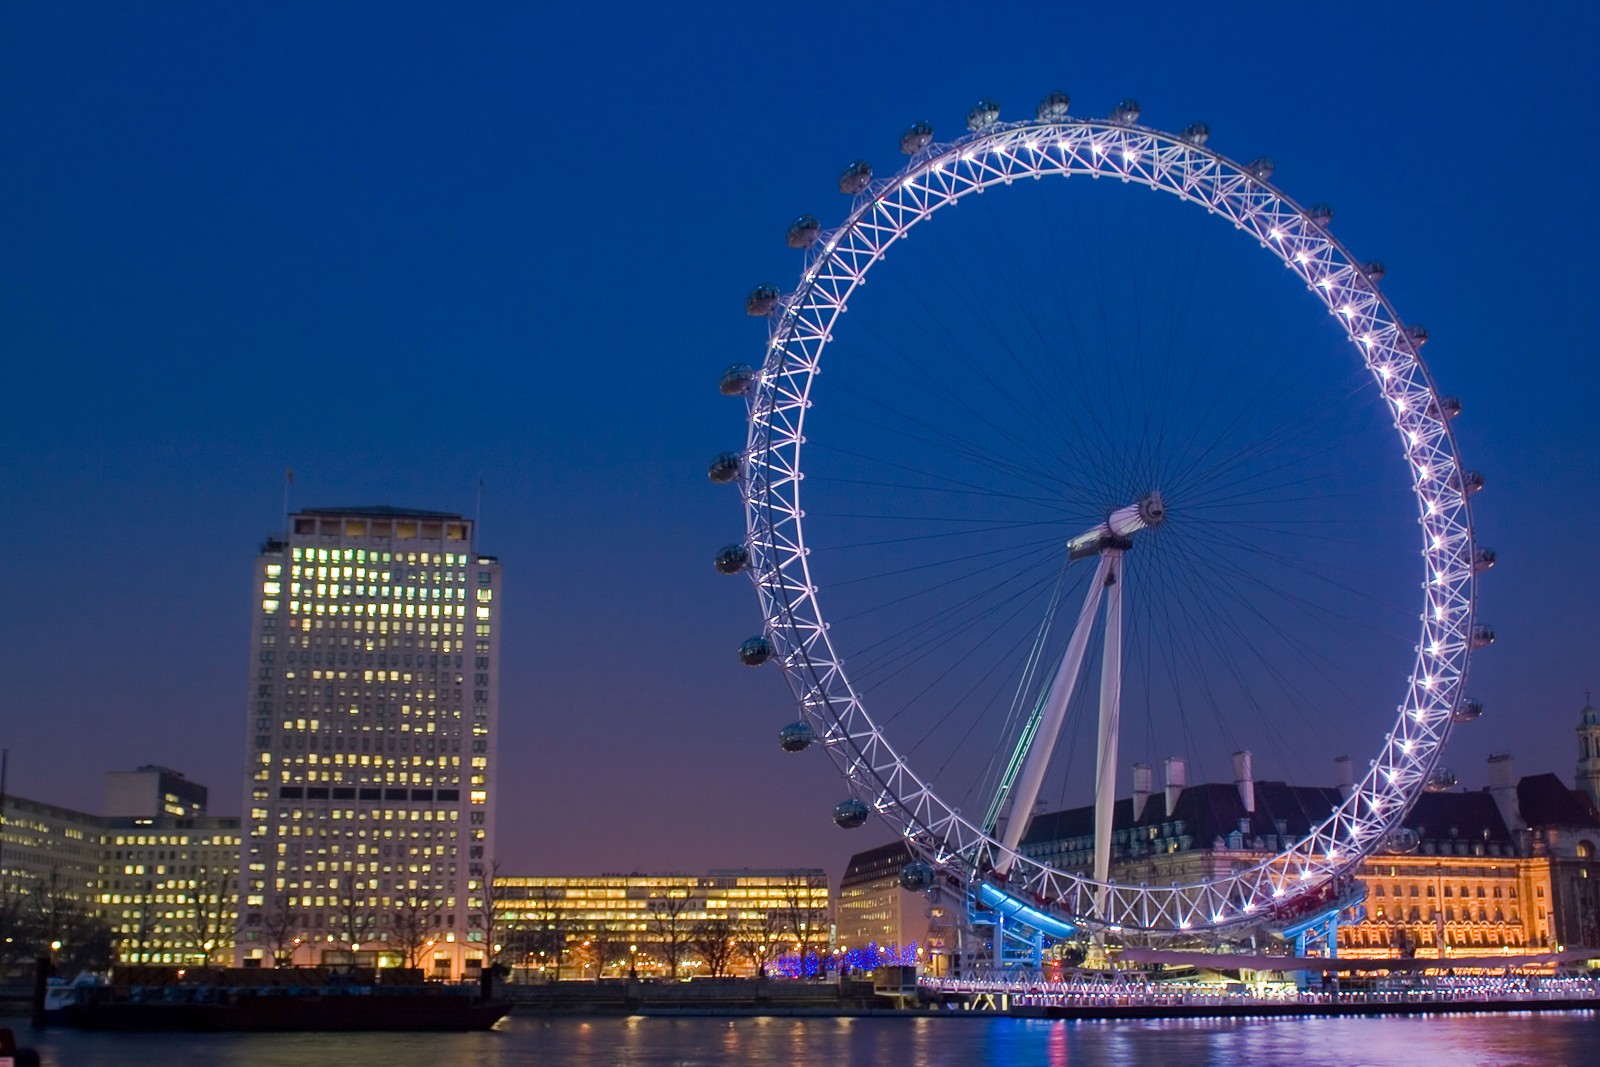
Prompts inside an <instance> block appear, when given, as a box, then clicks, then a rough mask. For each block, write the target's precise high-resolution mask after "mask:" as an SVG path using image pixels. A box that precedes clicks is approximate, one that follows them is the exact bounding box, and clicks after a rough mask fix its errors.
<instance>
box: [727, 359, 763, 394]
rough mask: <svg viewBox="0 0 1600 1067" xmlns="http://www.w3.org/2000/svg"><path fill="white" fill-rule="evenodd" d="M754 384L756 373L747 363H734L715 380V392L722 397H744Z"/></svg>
mask: <svg viewBox="0 0 1600 1067" xmlns="http://www.w3.org/2000/svg"><path fill="white" fill-rule="evenodd" d="M755 384H756V372H755V371H753V370H751V369H750V364H748V363H735V364H733V365H732V366H730V367H729V368H728V369H727V370H725V371H723V372H722V377H721V378H719V379H718V380H717V391H718V392H720V393H721V394H722V395H723V396H744V395H745V394H746V393H748V392H750V390H751V389H752V388H754V387H755Z"/></svg>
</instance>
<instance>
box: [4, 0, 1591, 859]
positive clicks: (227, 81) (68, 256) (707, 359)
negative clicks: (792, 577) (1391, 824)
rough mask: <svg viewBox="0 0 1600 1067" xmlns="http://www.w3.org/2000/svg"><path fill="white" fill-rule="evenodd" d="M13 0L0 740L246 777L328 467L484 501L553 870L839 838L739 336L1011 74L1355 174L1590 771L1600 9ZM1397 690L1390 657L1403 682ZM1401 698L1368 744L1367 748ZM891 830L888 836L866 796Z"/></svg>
mask: <svg viewBox="0 0 1600 1067" xmlns="http://www.w3.org/2000/svg"><path fill="white" fill-rule="evenodd" d="M1395 7H1397V5H1388V4H1358V3H1345V4H1339V5H1317V6H1315V7H1305V8H1301V9H1298V10H1294V11H1290V10H1279V9H1275V8H1274V9H1267V8H1263V9H1261V10H1260V11H1252V12H1249V13H1248V14H1247V13H1245V12H1243V11H1242V10H1241V11H1239V12H1234V11H1231V10H1230V11H1228V12H1223V11H1220V10H1219V9H1216V8H1214V7H1207V6H1205V5H1190V4H1183V5H1162V4H1145V5H1136V6H1133V7H1130V6H1128V5H1115V4H1098V5H1083V6H1079V5H1050V4H1037V3H1035V4H1027V5H1017V6H1015V7H1013V8H1010V9H1009V10H1007V9H1003V8H1000V7H994V6H990V7H982V6H979V7H975V6H974V5H972V4H970V3H968V4H952V5H948V6H944V7H940V6H939V5H933V4H922V5H913V6H911V7H907V6H905V5H897V6H882V7H879V6H874V5H860V4H850V5H843V4H841V5H833V4H817V5H811V6H808V7H799V8H794V7H791V8H773V7H762V6H760V5H754V6H752V5H750V4H735V5H726V6H725V7H722V8H721V9H720V10H717V11H715V12H712V11H707V12H705V13H704V14H700V13H694V12H693V11H692V9H689V8H681V7H677V8H667V7H664V6H663V7H650V8H641V7H634V6H619V7H611V6H607V5H567V6H565V7H562V8H560V9H558V10H556V11H553V12H552V11H544V10H541V11H538V12H535V11H534V10H533V9H532V6H531V5H525V6H495V7H491V6H489V5H478V6H472V7H469V8H462V7H459V6H451V7H450V8H449V9H448V10H446V9H445V7H444V6H443V5H440V6H438V7H423V6H409V5H386V6H385V7H384V9H383V12H384V13H383V16H382V17H378V16H377V15H375V14H373V9H372V8H371V7H370V6H369V5H323V4H315V5H313V4H279V5H251V6H239V5H222V6H218V5H187V6H186V5H179V4H163V5H159V6H155V7H149V6H146V7H142V8H141V7H129V6H127V5H119V4H101V5H70V6H69V5H59V4H48V3H33V4H25V3H14V4H8V5H6V7H5V8H4V10H3V12H0V193H3V199H0V204H3V207H0V395H3V397H4V398H5V418H4V420H3V422H0V477H3V481H0V539H3V540H0V678H3V679H4V685H3V688H0V744H4V745H5V746H6V747H8V748H9V749H10V750H11V788H12V790H13V791H15V792H17V793H20V794H24V795H28V796H32V797H36V798H39V799H43V800H48V801H54V802H58V803H63V804H68V805H73V806H78V807H84V808H88V809H90V810H96V809H97V808H98V805H99V799H100V792H101V776H102V774H103V773H104V772H105V771H107V770H111V769H124V768H127V767H129V766H132V765H134V764H138V763H145V762H160V763H164V764H167V765H170V766H173V767H176V768H179V769H182V770H184V771H185V772H187V773H188V774H189V775H190V776H191V777H192V778H195V779H197V780H199V781H202V782H205V783H207V784H209V785H210V786H211V787H212V790H213V796H214V802H213V806H214V808H215V810H218V811H229V812H231V811H237V806H238V801H237V797H238V795H239V781H240V776H241V765H242V760H243V751H244V749H243V741H244V736H243V735H244V731H243V728H242V725H243V719H244V707H243V705H244V698H245V696H244V695H245V690H246V683H247V659H246V653H247V650H246V639H247V621H248V616H247V612H248V606H249V600H250V589H249V574H250V567H251V560H252V557H253V554H254V552H255V550H256V546H257V544H258V543H259V541H260V540H261V538H262V536H263V535H265V534H267V533H268V532H270V531H272V530H274V529H276V528H277V527H278V526H279V524H280V522H281V493H282V476H283V471H284V468H285V467H290V466H292V467H293V468H294V470H295V472H296V475H297V481H296V485H295V488H294V501H295V503H296V504H298V505H319V504H329V503H347V502H373V503H377V502H388V503H398V504H406V505H410V506H418V507H424V508H446V509H456V510H461V511H465V512H469V513H470V511H471V510H472V508H473V497H474V487H475V485H476V483H477V479H478V478H479V477H480V475H481V476H482V478H483V479H484V481H485V483H486V487H487V488H486V493H485V499H484V505H483V531H482V533H483V537H482V545H483V547H484V548H485V549H487V550H488V551H492V552H495V553H497V554H498V555H499V556H500V557H501V558H502V560H503V561H504V563H505V568H506V570H505V573H506V623H505V633H504V644H503V646H502V647H503V653H504V657H505V663H504V667H503V669H502V674H501V679H502V681H501V686H502V704H501V718H502V724H503V733H502V739H501V745H502V748H501V753H502V754H501V783H500V794H499V800H500V803H501V805H502V807H503V810H504V811H505V813H506V815H505V816H504V817H502V820H501V826H502V827H503V830H502V841H501V845H500V852H501V856H502V861H503V863H504V865H505V867H506V868H507V869H508V870H512V871H533V870H541V871H572V872H578V871H592V870H602V869H603V870H617V869H659V868H676V869H697V868H703V867H708V866H728V865H772V864H817V865H825V866H828V867H829V868H831V869H833V870H835V871H837V870H838V868H839V867H840V866H841V864H842V861H843V859H844V857H845V856H846V855H847V854H848V852H849V851H851V850H852V849H854V848H858V847H865V846H866V845H868V844H871V843H873V842H875V841H877V840H879V839H881V837H882V833H883V831H882V830H881V829H879V830H873V831H864V832H862V833H860V834H855V835H849V836H846V835H844V834H842V833H841V832H839V831H837V830H836V829H835V828H833V827H832V826H831V824H830V823H829V822H828V819H827V812H828V809H829V808H830V807H831V805H832V803H833V802H834V801H835V800H836V799H838V798H839V797H840V796H842V791H841V789H840V786H839V784H838V782H837V781H836V779H835V777H834V775H833V772H832V771H831V769H830V768H829V767H827V766H826V765H825V763H824V761H823V760H822V759H821V758H820V757H818V758H815V759H813V758H809V757H806V758H801V759H793V758H789V757H785V756H783V755H782V754H781V753H779V752H778V751H777V749H776V746H775V745H774V743H773V732H774V730H775V729H776V728H777V727H778V726H779V725H781V724H782V723H783V722H785V721H787V720H788V718H790V717H791V716H790V713H789V711H788V709H787V706H786V704H787V691H786V689H785V688H784V687H783V686H782V684H781V682H780V680H779V678H778V676H777V674H776V673H775V672H769V671H761V672H754V671H747V670H742V669H740V668H738V667H737V666H735V665H734V661H733V656H732V650H733V648H734V647H735V646H736V645H737V643H738V641H739V640H740V639H742V638H743V637H745V636H747V634H749V633H750V632H752V631H753V629H754V628H755V623H756V611H755V608H754V601H753V596H752V595H751V593H750V590H749V588H748V585H747V584H746V583H743V582H742V581H738V580H732V581H730V580H726V579H721V580H719V579H718V577H717V576H716V575H714V574H713V573H712V572H711V569H710V567H709V565H708V561H709V557H710V554H711V552H712V551H714V549H715V548H716V547H717V546H718V545H720V544H721V543H723V542H725V541H728V540H731V539H734V538H735V537H736V536H737V533H738V530H739V529H740V526H741V522H742V519H741V516H740V514H739V510H738V508H737V505H736V502H735V499H734V496H733V494H732V493H731V492H728V491H726V490H719V488H718V487H714V486H711V485H710V484H709V483H707V481H706V480H705V478H704V476H703V473H702V472H703V469H704V464H705V461H706V459H707V458H708V457H709V456H710V455H711V454H713V453H715V452H717V451H719V450H721V449H723V448H727V447H736V446H737V445H738V444H739V443H740V442H741V441H742V425H741V418H740V412H739V411H738V407H737V405H736V404H730V403H729V402H728V401H726V400H724V399H723V398H721V397H719V396H717V395H716V390H715V378H716V374H717V372H718V371H719V370H720V369H721V368H722V367H723V366H724V365H725V364H727V363H729V362H732V361H734V360H736V359H745V360H754V359H755V358H756V357H757V355H758V353H759V349H760V345H761V341H762V339H763V333H762V330H761V327H760V325H759V324H757V323H755V322H752V321H750V320H748V319H746V318H745V316H744V315H743V314H742V311H741V306H740V305H741V301H742V298H743V295H744V293H745V292H746V290H748V288H749V287H750V286H751V285H753V284H755V283H757V282H760V281H766V280H774V281H778V282H780V283H785V284H787V283H789V281H790V279H792V277H793V276H794V274H795V273H796V269H797V261H796V260H795V258H794V254H793V253H790V252H788V250H786V249H785V248H784V247H783V241H782V234H783V227H784V225H785V224H786V223H787V222H788V221H789V219H790V218H792V217H793V216H794V215H795V214H797V213H799V212H801V211H814V212H816V213H818V214H819V215H821V216H822V217H823V218H824V219H825V220H827V219H835V218H838V217H840V216H841V215H842V214H843V212H844V210H845V208H846V202H845V200H844V198H843V197H840V196H839V194H838V193H837V192H835V191H834V189H833V184H834V180H835V178H836V176H837V174H838V171H839V169H840V168H841V167H842V166H843V164H844V163H846V162H848V161H849V160H851V159H854V158H856V157H858V156H866V157H868V158H870V159H872V160H873V161H874V162H876V163H877V164H878V166H879V167H880V169H883V170H887V169H888V168H890V167H892V166H894V165H896V160H897V159H898V158H899V157H898V156H897V155H896V153H895V142H896V138H897V137H898V134H899V132H900V130H901V129H903V128H904V126H905V125H906V124H907V123H908V122H910V121H912V120H914V119H918V118H928V119H930V120H931V121H933V122H934V123H935V125H936V127H937V128H938V129H939V130H940V131H941V132H942V133H944V134H946V135H949V134H951V133H953V132H954V131H955V130H956V129H958V128H959V125H960V123H961V119H962V116H963V115H964V114H965V112H966V110H967V108H968V107H970V106H971V104H972V102H973V101H974V100H976V99H977V98H978V97H979V96H982V95H991V96H994V97H996V98H997V99H999V100H1000V101H1001V103H1002V105H1003V107H1004V109H1005V112H1006V113H1007V114H1010V115H1013V116H1015V115H1019V114H1023V113H1027V112H1031V109H1032V107H1033V104H1034V102H1035V101H1036V100H1037V99H1038V98H1039V97H1040V96H1041V95H1043V94H1044V93H1045V92H1047V91H1049V90H1051V89H1056V88H1060V89H1064V90H1065V91H1067V92H1069V93H1071V94H1072V95H1073V99H1074V110H1075V111H1077V112H1079V113H1092V114H1104V113H1105V112H1106V111H1107V110H1108V109H1109V108H1110V107H1111V106H1112V105H1114V104H1115V103H1116V102H1117V101H1118V100H1119V99H1121V98H1123V97H1125V96H1130V95H1131V96H1136V97H1138V98H1139V99H1140V100H1141V101H1142V102H1143V104H1144V116H1145V121H1147V122H1149V123H1150V124H1152V125H1156V126H1164V127H1167V128H1174V127H1179V126H1181V125H1183V124H1185V123H1187V122H1189V121H1191V120H1192V119H1194V118H1197V117H1199V118H1204V119H1205V120H1207V121H1208V122H1210V124H1211V126H1212V129H1213V140H1212V144H1213V146H1215V147H1217V148H1218V149H1220V150H1221V151H1223V152H1225V153H1228V154H1230V155H1233V156H1235V157H1237V158H1242V159H1245V158H1250V157H1252V156H1255V155H1259V154H1268V155H1271V156H1272V157H1273V158H1274V159H1275V160H1276V161H1277V165H1278V171H1277V174H1278V179H1277V180H1278V183H1279V184H1280V185H1281V186H1282V187H1283V188H1285V189H1286V190H1287V191H1289V192H1290V193H1291V194H1292V195H1294V196H1296V197H1297V198H1299V199H1300V200H1302V201H1303V202H1307V203H1310V202H1314V201H1318V200H1329V201H1331V202H1333V203H1334V204H1335V206H1336V207H1337V209H1338V217H1337V219H1336V227H1337V229H1338V231H1339V233H1340V235H1341V236H1342V237H1343V238H1344V239H1345V240H1346V241H1347V243H1348V244H1349V245H1350V246H1351V247H1352V248H1353V249H1354V250H1355V251H1356V253H1357V254H1358V255H1361V256H1369V257H1374V258H1379V259H1382V260H1384V261H1385V262H1386V263H1387V264H1388V267H1389V270H1390V274H1389V280H1388V281H1387V282H1386V283H1385V288H1386V289H1387V291H1388V292H1389V293H1390V294H1391V296H1393V297H1394V299H1395V300H1396V302H1397V304H1398V306H1399V307H1400V308H1401V309H1402V311H1403V313H1404V314H1405V315H1406V316H1407V317H1408V318H1410V319H1412V320H1414V321H1419V322H1423V323H1426V324H1427V325H1428V326H1429V328H1430V330H1431V332H1432V336H1433V342H1432V344H1431V345H1430V347H1429V349H1428V353H1427V354H1428V356H1429V359H1430V364H1431V366H1432V367H1433V369H1434V371H1435V373H1436V375H1437V377H1438V378H1439V380H1440V382H1441V385H1442V387H1443V388H1444V389H1445V390H1446V391H1447V392H1451V393H1457V394H1459V395H1461V396H1462V397H1463V398H1464V400H1465V403H1466V412H1467V413H1466V415H1465V416H1464V417H1463V418H1462V419H1461V420H1460V422H1459V423H1458V427H1459V429H1460V433H1461V436H1462V441H1463V447H1464V448H1465V449H1466V450H1467V454H1468V457H1469V460H1470V461H1471V463H1472V464H1473V465H1475V466H1477V467H1479V468H1480V469H1482V470H1483V471H1485V472H1486V474H1487V476H1488V479H1489V489H1488V490H1487V491H1486V492H1485V493H1484V494H1483V495H1482V496H1481V497H1479V498H1478V506H1477V516H1478V522H1479V527H1480V533H1481V537H1482V540H1483V541H1484V542H1485V543H1487V544H1490V545H1493V546H1494V547H1496V548H1497V549H1498V550H1499V551H1500V558H1501V565H1500V567H1499V568H1498V569H1497V570H1495V571H1494V572H1493V573H1492V575H1490V577H1489V578H1488V580H1487V581H1486V583H1485V586H1484V591H1483V597H1482V608H1483V610H1482V614H1483V617H1484V619H1485V621H1488V622H1490V623H1491V624H1492V625H1494V626H1495V627H1496V628H1497V630H1498V631H1499V634H1500V641H1499V643H1498V644H1497V645H1496V646H1495V647H1494V648H1493V649H1492V650H1491V651H1489V652H1488V653H1486V654H1484V655H1482V656H1480V657H1479V659H1478V661H1477V663H1476V664H1475V673H1474V679H1473V683H1472V686H1471V688H1472V690H1473V691H1474V692H1476V693H1478V694H1480V695H1482V696H1483V697H1484V698H1485V699H1486V700H1487V701H1488V703H1489V705H1490V710H1491V714H1490V717H1488V718H1486V719H1485V720H1484V721H1483V722H1482V723H1481V724H1479V725H1477V726H1475V727H1473V728H1472V729H1471V730H1468V731H1463V732H1462V733H1461V734H1459V735H1458V740H1457V741H1456V742H1455V747H1454V749H1453V751H1452V754H1451V762H1452V763H1454V764H1455V765H1456V766H1458V767H1459V768H1460V769H1461V771H1462V776H1463V779H1464V780H1465V781H1467V782H1468V783H1470V784H1478V783H1479V781H1480V780H1481V778H1482V773H1481V768H1482V761H1483V759H1484V758H1485V756H1486V755H1488V754H1489V753H1490V752H1496V751H1506V750H1509V751H1512V752H1514V753H1515V754H1516V756H1517V757H1518V766H1519V768H1520V769H1521V770H1523V771H1525V772H1533V771H1542V770H1556V771H1558V772H1560V773H1561V774H1562V775H1563V776H1564V777H1569V776H1570V774H1571V771H1572V761H1573V758H1574V746H1573V735H1572V728H1573V726H1574V725H1575V723H1576V715H1577V710H1578V707H1579V706H1580V704H1581V703H1582V694H1583V689H1584V687H1585V686H1586V685H1589V684H1591V683H1594V684H1596V685H1597V686H1600V622H1597V619H1596V611H1595V606H1596V603H1597V602H1600V574H1597V566H1596V563H1595V558H1596V538H1595V533H1594V531H1595V529H1596V526H1597V520H1600V503H1597V499H1600V492H1597V490H1600V443H1597V434H1596V433H1595V430H1594V410H1595V405H1596V397H1597V396H1600V369H1597V360H1596V358H1595V349H1596V345H1595V338H1596V336H1597V335H1600V314H1597V312H1596V307H1597V306H1600V305H1597V303H1596V301H1595V298H1594V294H1595V293H1596V291H1597V290H1600V270H1597V267H1596V251H1595V249H1596V244H1597V238H1600V226H1597V224H1596V223H1597V213H1600V206H1597V198H1596V197H1595V195H1594V184H1595V183H1594V179H1593V176H1594V174H1595V172H1596V168H1597V165H1600V158H1597V153H1596V150H1595V148H1594V131H1595V130H1596V129H1600V114H1597V110H1600V109H1597V101H1600V85H1597V84H1596V81H1597V79H1596V75H1595V70H1596V67H1595V64H1594V61H1593V55H1592V43H1593V41H1594V40H1595V38H1596V34H1597V32H1600V19H1597V17H1596V15H1595V14H1594V13H1593V11H1592V9H1591V8H1590V7H1589V6H1587V5H1580V4H1568V5H1545V6H1538V7H1528V6H1526V5H1522V6H1517V7H1515V8H1505V7H1502V6H1500V5H1492V6H1491V5H1457V6H1452V7H1450V8H1448V9H1445V8H1443V7H1433V6H1432V5H1428V6H1425V7H1423V6H1419V9H1418V10H1410V11H1407V10H1401V11H1399V12H1398V13H1397V12H1396V11H1395V10H1394V8H1395ZM1397 695H1398V694H1397ZM1376 740H1377V739H1376V738H1374V739H1373V742H1374V744H1375V743H1376ZM869 835H870V836H869Z"/></svg>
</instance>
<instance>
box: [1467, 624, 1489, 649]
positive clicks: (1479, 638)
mask: <svg viewBox="0 0 1600 1067" xmlns="http://www.w3.org/2000/svg"><path fill="white" fill-rule="evenodd" d="M1492 644H1494V631H1493V630H1491V629H1489V628H1488V627H1487V626H1474V627H1473V628H1472V647H1473V648H1488V647H1489V646H1490V645H1492Z"/></svg>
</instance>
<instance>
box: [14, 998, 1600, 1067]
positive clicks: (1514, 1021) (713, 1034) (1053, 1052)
mask: <svg viewBox="0 0 1600 1067" xmlns="http://www.w3.org/2000/svg"><path fill="white" fill-rule="evenodd" d="M4 1021H5V1022H6V1023H7V1024H8V1025H12V1026H16V1023H17V1022H18V1021H19V1020H4ZM16 1028H17V1030H18V1038H19V1040H21V1041H22V1042H23V1043H24V1044H32V1045H33V1047H35V1048H37V1049H38V1050H39V1052H40V1053H41V1056H42V1062H43V1064H44V1065H45V1067H165V1065H174V1067H412V1065H416V1067H424V1065H425V1067H443V1065H455V1064H463V1065H471V1067H524V1065H534V1064H538V1065H541V1067H550V1065H567V1064H597V1065H600V1064H616V1065H619V1067H699V1065H710V1064H751V1065H756V1067H766V1065H778V1064H782V1065H784V1067H790V1065H792V1064H795V1063H820V1064H829V1065H834V1064H874V1065H880V1067H881V1065H890V1064H914V1065H916V1067H929V1065H933V1067H946V1065H948V1067H958V1065H959V1067H968V1065H972V1064H1000V1065H1015V1067H1031V1065H1035V1064H1038V1065H1045V1067H1060V1065H1064V1064H1096V1065H1098V1064H1106V1065H1124V1064H1126V1065H1133V1064H1158V1065H1161V1067H1180V1065H1183V1067H1186V1065H1190V1064H1217V1065H1222V1064H1230V1065H1231V1064H1266V1065H1278V1064H1283V1065H1292V1067H1381V1065H1388V1064H1405V1065H1407V1067H1479V1065H1482V1067H1508V1065H1513V1064H1517V1065H1522V1064H1526V1065H1529V1067H1533V1065H1538V1067H1569V1065H1570V1067H1578V1065H1585V1064H1593V1063H1595V1062H1597V1055H1600V1051H1597V1050H1600V1017H1597V1015H1596V1013H1595V1012H1590V1011H1585V1012H1563V1013H1555V1012H1545V1013H1532V1012H1521V1013H1512V1014H1503V1015H1476V1016H1436V1017H1432V1018H1429V1017H1408V1018H1340V1019H1309V1018H1308V1019H1258V1020H1250V1019H1214V1020H1213V1019H1202V1020H1166V1021H1154V1022H1152V1021H1097V1022H1052V1021H1043V1020H1031V1019H1006V1018H995V1017H977V1016H965V1017H937V1018H904V1017H900V1018H883V1017H879V1018H854V1019H849V1018H775V1017H766V1018H738V1019H716V1018H692V1019H684V1018H678V1019H668V1018H639V1017H633V1018H589V1019H582V1018H559V1019H540V1018H531V1017H521V1018H511V1019H508V1020H506V1022H504V1023H502V1024H501V1029H499V1030H496V1031H493V1032H490V1033H481V1034H443V1035H433V1034H422V1035H407V1034H193V1035H187V1034H185V1035H174V1034H95V1033H80V1032H76V1031H72V1030H50V1031H46V1032H45V1033H43V1034H39V1035H32V1034H30V1033H29V1032H28V1030H27V1029H26V1027H16Z"/></svg>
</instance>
